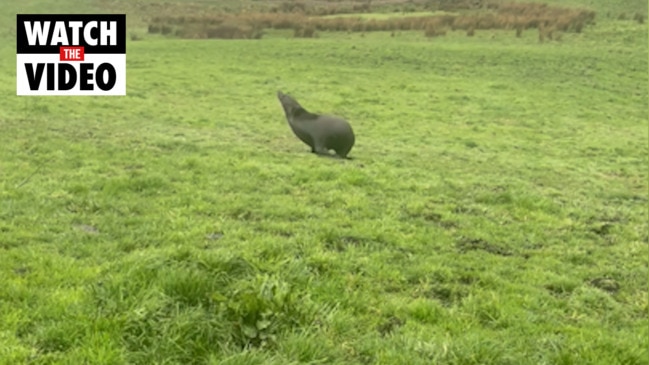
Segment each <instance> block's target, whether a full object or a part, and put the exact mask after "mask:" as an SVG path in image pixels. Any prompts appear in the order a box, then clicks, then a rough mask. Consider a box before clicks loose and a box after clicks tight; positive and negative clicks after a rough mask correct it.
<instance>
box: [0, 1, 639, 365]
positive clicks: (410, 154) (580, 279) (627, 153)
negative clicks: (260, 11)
mask: <svg viewBox="0 0 649 365" xmlns="http://www.w3.org/2000/svg"><path fill="white" fill-rule="evenodd" d="M551 3H554V4H558V3H561V4H565V3H564V2H558V1H552V2H551ZM236 4H237V3H235V2H232V3H218V4H215V3H208V2H191V3H187V4H186V3H183V2H180V1H176V2H175V3H162V2H160V3H158V2H156V1H138V2H130V1H125V0H118V1H99V0H97V1H90V2H83V5H82V4H81V3H80V2H74V1H70V0H65V1H59V2H50V1H40V2H37V1H34V2H19V1H15V0H9V1H5V2H3V3H2V5H0V14H2V15H1V16H0V38H1V42H0V52H1V57H0V59H1V60H2V64H1V68H0V70H1V71H0V81H1V82H0V85H1V86H0V92H1V93H2V95H3V97H2V98H0V364H3V365H4V364H7V365H10V364H11V365H13V364H517V365H518V364H530V365H531V364H534V365H536V364H579V365H581V364H645V363H647V362H648V361H649V353H648V352H647V348H649V341H648V340H647V338H649V330H648V328H649V322H648V320H647V318H648V317H647V315H648V312H647V310H648V296H647V294H648V293H647V277H648V274H649V272H648V271H649V270H648V266H649V265H648V263H649V260H648V259H649V256H648V254H649V252H648V240H649V239H648V224H647V218H648V217H647V191H648V186H647V185H648V184H647V178H648V176H647V153H648V152H649V151H648V148H647V147H648V129H647V127H648V125H647V117H648V110H649V109H648V100H649V99H648V96H649V95H648V89H647V87H648V84H649V83H648V81H649V79H648V76H647V75H648V74H647V71H648V67H647V66H648V65H647V61H648V54H647V48H648V42H647V41H648V39H647V34H648V32H647V25H646V23H644V22H641V21H638V20H637V19H634V15H635V14H644V15H646V12H647V3H646V2H645V1H626V2H615V4H613V2H609V1H583V2H579V1H572V2H570V3H569V4H568V5H572V6H575V7H578V6H585V7H586V8H588V9H590V10H593V11H595V12H596V13H597V17H596V21H595V24H591V25H588V26H587V27H585V28H584V29H583V31H581V32H574V31H567V32H563V33H561V34H562V37H561V39H560V40H557V39H552V40H549V39H547V38H546V39H544V41H543V42H540V41H539V32H538V31H537V29H526V30H525V31H523V32H522V34H521V35H520V37H516V36H515V31H514V30H513V29H489V30H476V32H475V35H473V36H467V32H466V31H464V30H456V31H453V30H451V29H448V30H447V32H446V34H445V35H444V36H436V37H426V36H425V34H424V31H420V30H416V31H394V32H391V31H376V32H369V31H368V32H346V31H341V32H328V31H318V32H317V38H295V37H294V36H293V35H294V33H293V31H291V30H290V29H266V30H265V33H264V35H263V37H262V38H261V39H235V40H230V39H228V40H226V39H181V38H177V37H174V36H172V35H161V34H158V33H155V34H152V33H149V32H148V30H147V26H148V24H150V20H151V19H150V18H151V15H152V14H151V9H160V8H162V9H163V10H160V11H161V12H169V9H189V10H187V11H190V10H191V11H199V10H200V11H210V12H216V11H218V10H219V8H221V7H222V6H225V7H228V6H229V7H230V10H236V9H235V7H236ZM274 4H275V5H276V6H281V2H276V3H274ZM244 5H248V6H260V7H262V6H271V5H272V4H271V5H268V4H266V5H264V4H257V2H251V3H244ZM348 5H349V6H352V5H353V4H352V3H349V4H348ZM408 5H409V4H408V3H405V5H404V4H403V3H401V2H399V3H398V4H397V3H384V4H382V5H381V6H378V5H377V8H376V9H373V10H372V12H375V13H376V14H379V15H378V17H379V18H381V17H385V15H381V14H385V13H386V12H391V13H395V12H394V9H395V8H397V9H401V8H400V7H405V6H408ZM415 5H416V4H415ZM415 5H413V6H414V11H417V12H423V11H427V10H422V8H420V7H418V6H419V5H416V6H415ZM323 6H324V5H323ZM421 6H423V5H421ZM244 7H245V6H244ZM165 9H166V10H165ZM196 9H198V10H196ZM201 9H203V10H201ZM95 11H97V12H102V11H106V12H120V11H126V12H127V14H128V15H127V17H128V19H129V29H128V31H129V34H130V35H131V36H132V38H129V40H128V45H127V96H125V97H18V96H16V95H15V94H16V92H15V67H16V66H15V14H16V13H30V12H56V13H65V12H95ZM256 11H257V10H256ZM174 12H177V11H176V10H174ZM397 13H398V11H397ZM622 14H624V16H621V15H622ZM176 15H182V14H181V13H179V14H176ZM363 16H365V17H367V16H368V15H367V13H365V15H363ZM277 90H282V91H284V92H287V93H289V94H291V95H293V96H294V97H296V98H297V100H298V101H300V102H301V103H302V105H304V106H305V107H306V108H307V109H309V110H310V111H313V112H322V113H333V114H338V115H341V116H344V117H345V118H347V119H348V120H349V121H350V123H351V124H352V126H353V127H354V131H355V132H356V136H357V142H356V145H355V146H354V149H353V150H352V151H351V153H350V155H351V156H352V157H353V158H354V159H353V160H351V161H341V160H335V159H326V158H318V157H316V156H314V155H312V154H310V153H308V147H307V146H306V145H304V144H302V143H301V142H300V141H299V140H298V139H297V138H296V137H295V136H294V135H293V134H292V132H291V131H290V129H289V127H288V125H287V123H286V120H285V119H284V115H283V111H282V109H281V106H280V104H279V101H278V100H277V98H276V96H275V92H276V91H277Z"/></svg>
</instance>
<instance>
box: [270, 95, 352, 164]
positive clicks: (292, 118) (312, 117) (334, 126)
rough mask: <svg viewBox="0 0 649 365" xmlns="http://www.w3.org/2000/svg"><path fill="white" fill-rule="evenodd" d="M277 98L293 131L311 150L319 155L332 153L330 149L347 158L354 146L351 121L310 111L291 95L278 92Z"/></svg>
mask: <svg viewBox="0 0 649 365" xmlns="http://www.w3.org/2000/svg"><path fill="white" fill-rule="evenodd" d="M277 98H278V99H279V101H280V103H282V107H283V108H284V113H285V114H286V120H287V121H288V124H289V126H290V127H291V130H293V133H295V135H296V136H297V137H298V138H299V139H300V140H302V142H304V143H306V144H307V145H309V146H310V147H311V152H313V153H317V154H319V155H330V154H329V150H334V151H336V155H338V156H339V157H341V158H347V159H349V157H347V154H348V153H349V151H351V149H352V147H353V146H354V141H355V137H354V131H353V130H352V127H351V126H350V125H349V123H348V122H347V121H346V120H344V119H342V118H339V117H335V116H331V115H318V114H313V113H310V112H308V111H307V110H306V109H304V108H303V107H302V106H301V105H300V104H299V103H298V102H297V101H296V100H295V99H293V98H292V97H291V96H289V95H287V94H284V93H282V92H281V91H278V92H277Z"/></svg>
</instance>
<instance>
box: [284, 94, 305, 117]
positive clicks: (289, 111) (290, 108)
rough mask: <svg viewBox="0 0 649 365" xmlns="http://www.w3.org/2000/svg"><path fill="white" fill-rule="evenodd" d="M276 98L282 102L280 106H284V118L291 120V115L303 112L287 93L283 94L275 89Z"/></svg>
mask: <svg viewBox="0 0 649 365" xmlns="http://www.w3.org/2000/svg"><path fill="white" fill-rule="evenodd" d="M277 98H278V99H279V102H280V103H282V108H284V113H285V114H286V118H287V119H288V120H289V121H291V120H292V118H293V117H295V116H296V115H299V114H301V113H302V112H303V109H304V108H302V106H301V105H300V104H299V103H298V102H297V100H295V99H293V97H291V96H290V95H288V94H284V93H283V92H281V91H279V90H278V91H277Z"/></svg>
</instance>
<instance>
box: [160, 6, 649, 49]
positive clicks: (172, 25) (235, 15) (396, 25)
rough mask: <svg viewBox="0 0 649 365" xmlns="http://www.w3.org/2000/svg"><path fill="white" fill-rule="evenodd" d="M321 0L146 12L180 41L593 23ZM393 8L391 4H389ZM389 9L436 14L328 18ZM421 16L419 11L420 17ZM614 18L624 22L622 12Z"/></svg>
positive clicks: (550, 30)
mask: <svg viewBox="0 0 649 365" xmlns="http://www.w3.org/2000/svg"><path fill="white" fill-rule="evenodd" d="M321 3H322V2H315V3H314V4H311V5H309V6H307V5H306V4H305V3H304V2H295V1H294V2H284V3H281V4H280V5H278V6H272V7H268V8H266V9H246V10H241V11H237V12H227V11H225V10H220V11H213V12H206V11H205V10H203V11H200V12H199V11H197V8H192V7H187V8H178V9H174V11H173V14H164V12H161V13H157V12H151V13H150V16H149V18H150V19H149V20H148V32H149V33H161V34H163V35H169V36H175V37H180V38H195V39H196V38H198V39H200V38H222V39H259V38H261V37H263V35H264V33H265V30H267V29H290V30H293V31H294V36H296V37H317V32H318V31H343V32H373V31H392V32H395V31H423V32H424V35H425V36H427V37H435V36H442V35H445V34H446V33H447V32H448V31H456V30H462V31H465V32H466V34H467V35H468V36H473V35H474V34H475V32H476V31H477V30H493V29H500V30H512V31H515V35H516V36H517V37H520V36H521V35H522V33H523V32H524V31H525V30H528V29H534V28H535V29H537V30H538V32H539V39H540V40H541V41H542V40H544V39H546V38H547V39H550V40H551V39H553V35H555V37H554V38H555V39H560V37H561V33H562V32H576V33H580V32H582V31H583V30H584V28H585V27H587V26H589V25H593V24H595V19H596V12H595V11H594V10H590V9H586V8H581V7H580V8H571V7H564V6H556V5H549V4H546V3H512V2H507V3H505V2H497V1H490V2H479V1H478V2H477V1H468V0H467V1H458V2H448V1H441V0H438V1H428V2H425V3H421V4H417V3H414V2H413V3H407V4H406V5H404V6H403V7H402V8H394V7H392V8H388V7H387V6H388V5H385V4H383V5H381V4H377V5H375V4H373V3H371V2H369V1H364V2H362V3H348V4H347V5H346V6H338V5H331V6H328V7H323V6H322V5H319V4H321ZM392 6H393V5H392ZM390 9H392V10H396V11H401V12H404V13H414V12H431V11H435V12H442V13H441V14H440V13H438V14H435V13H432V12H431V13H430V15H419V14H418V13H415V14H410V15H409V16H399V17H386V18H364V17H361V16H360V15H361V14H359V16H356V17H353V16H345V17H331V16H330V15H335V14H350V13H381V12H383V13H385V12H386V11H389V10H390ZM424 14H425V13H424ZM620 18H624V19H626V14H621V15H620ZM633 20H634V21H637V22H639V23H643V22H644V20H645V16H644V15H641V14H639V13H636V14H635V15H634V17H633Z"/></svg>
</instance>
